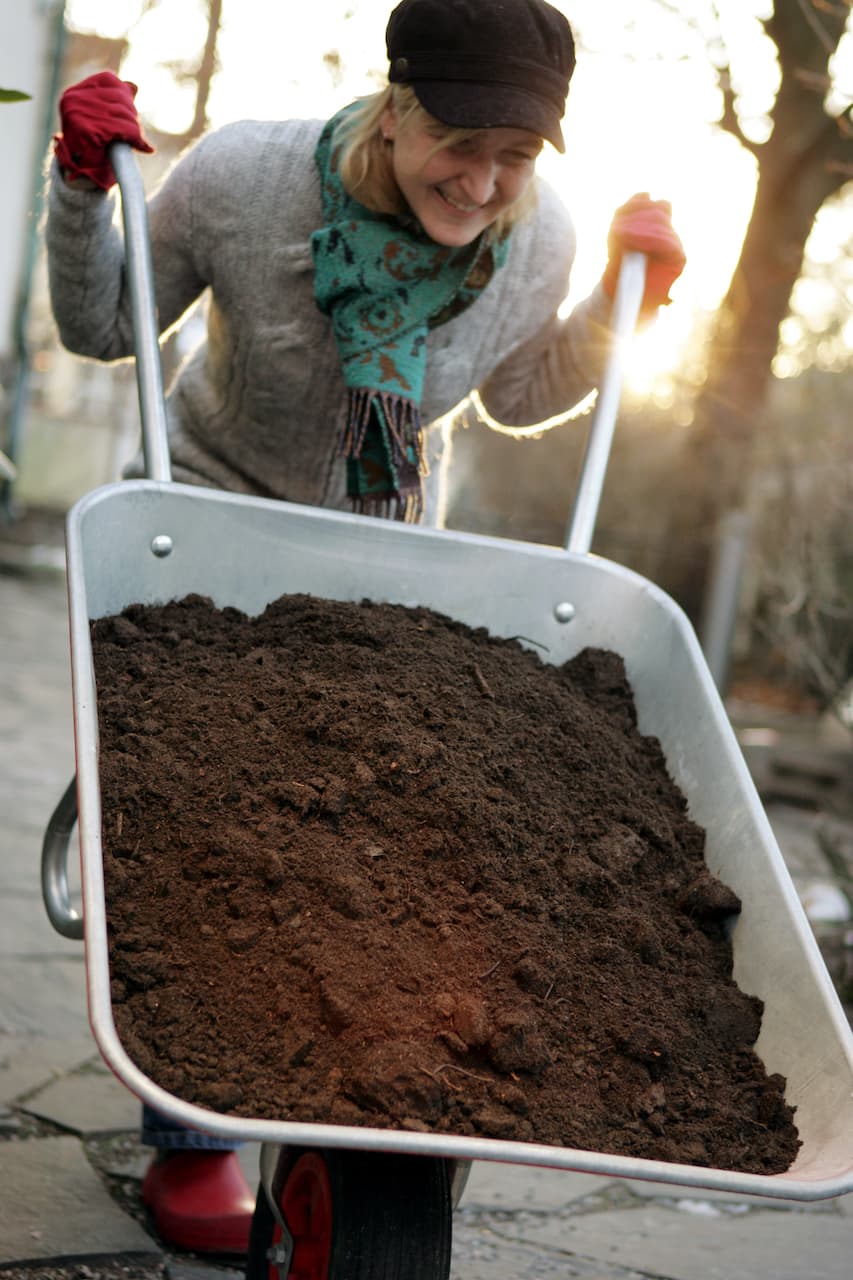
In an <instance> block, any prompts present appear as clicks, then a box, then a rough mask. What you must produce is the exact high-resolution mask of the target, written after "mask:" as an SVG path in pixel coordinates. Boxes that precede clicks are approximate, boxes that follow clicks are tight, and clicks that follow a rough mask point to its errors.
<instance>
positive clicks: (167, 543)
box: [151, 533, 174, 559]
mask: <svg viewBox="0 0 853 1280" xmlns="http://www.w3.org/2000/svg"><path fill="white" fill-rule="evenodd" d="M173 545H174V544H173V543H172V539H171V538H170V537H169V535H168V533H158V534H157V537H156V538H152V539H151V550H152V551H153V552H154V554H155V556H159V557H160V558H161V559H162V558H163V556H169V555H171V554H172V546H173Z"/></svg>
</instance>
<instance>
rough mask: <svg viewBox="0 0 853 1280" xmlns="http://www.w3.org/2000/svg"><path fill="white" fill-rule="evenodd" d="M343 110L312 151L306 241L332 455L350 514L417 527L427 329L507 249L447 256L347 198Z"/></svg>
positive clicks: (472, 293)
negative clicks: (329, 342) (338, 397)
mask: <svg viewBox="0 0 853 1280" xmlns="http://www.w3.org/2000/svg"><path fill="white" fill-rule="evenodd" d="M351 110H352V107H347V108H345V109H344V110H343V111H341V112H338V114H337V115H336V116H333V117H332V119H331V120H329V121H328V122H327V124H326V125H325V127H324V129H323V132H322V134H321V135H320V141H319V143H318V145H317V149H316V152H315V160H316V163H317V167H318V169H319V172H320V179H321V184H322V202H323V217H324V219H325V225H324V226H323V227H322V228H321V229H320V230H319V231H315V232H314V234H313V236H312V237H311V249H312V252H313V255H314V266H315V276H314V296H315V298H316V301H317V305H318V307H319V308H320V310H321V311H322V312H323V313H324V314H325V315H328V316H330V318H331V321H332V328H333V330H334V334H335V340H336V342H337V344H338V352H339V354H340V358H341V367H342V369H343V375H344V382H345V383H346V387H347V400H346V404H345V405H344V406H343V409H342V415H341V423H340V435H339V442H340V443H339V447H340V452H341V453H342V455H343V456H344V457H345V458H346V464H347V493H348V495H349V497H350V498H351V499H352V502H353V507H354V509H355V510H356V511H362V512H367V513H369V514H376V515H393V516H395V517H396V518H397V519H401V520H417V519H418V518H419V517H420V514H421V507H422V499H421V479H420V477H421V475H422V474H423V473H424V470H425V465H424V458H423V441H422V432H421V420H420V402H421V394H422V392H423V384H424V373H425V370H426V338H427V333H428V332H429V330H430V329H432V328H434V327H435V326H436V325H439V324H443V323H444V322H445V321H447V320H449V319H450V318H451V317H452V316H455V315H458V314H459V312H460V311H463V310H464V309H465V308H466V307H468V306H470V305H471V303H472V302H474V300H475V299H476V298H477V297H478V296H479V294H480V293H481V292H482V290H483V289H484V288H485V287H486V285H487V284H488V283H489V281H490V280H491V278H492V275H493V273H494V271H495V270H496V269H497V268H498V267H500V266H501V265H502V264H503V262H504V261H505V259H506V255H507V250H508V243H507V240H506V239H504V240H502V241H500V242H498V243H495V244H488V243H486V242H485V239H484V237H483V236H482V235H481V236H480V237H478V239H477V240H475V241H474V242H473V243H472V244H470V245H465V246H464V247H463V248H461V249H452V248H446V247H445V246H443V245H440V244H436V243H435V241H433V240H430V238H429V237H428V236H427V235H426V233H425V232H424V231H422V230H421V228H420V226H419V224H417V223H416V222H415V220H414V219H411V220H410V221H409V222H408V223H406V222H404V221H403V220H401V219H398V218H394V217H390V216H387V215H383V214H377V213H372V212H371V211H370V210H369V209H366V208H365V207H364V205H361V204H359V203H358V201H357V200H354V199H352V197H351V196H349V195H348V194H347V192H346V191H345V190H344V188H343V185H342V183H341V180H340V177H339V175H338V169H337V148H335V147H334V145H333V142H334V133H335V130H336V128H337V127H338V125H339V124H340V122H341V121H342V119H344V118H345V117H346V115H347V114H348V112H349V111H351Z"/></svg>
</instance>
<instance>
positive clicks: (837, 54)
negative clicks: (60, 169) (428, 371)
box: [0, 0, 853, 746]
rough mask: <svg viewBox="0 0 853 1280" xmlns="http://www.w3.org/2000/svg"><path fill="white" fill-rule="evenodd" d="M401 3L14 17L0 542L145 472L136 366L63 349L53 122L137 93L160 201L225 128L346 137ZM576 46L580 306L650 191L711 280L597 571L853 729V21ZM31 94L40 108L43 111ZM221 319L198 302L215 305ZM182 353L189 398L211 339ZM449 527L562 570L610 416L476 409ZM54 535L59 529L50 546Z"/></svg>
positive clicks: (584, 13) (794, 13)
mask: <svg viewBox="0 0 853 1280" xmlns="http://www.w3.org/2000/svg"><path fill="white" fill-rule="evenodd" d="M390 7H391V4H390V0H348V2H344V0H313V3H312V4H310V5H307V6H300V7H299V9H298V12H297V11H296V8H295V6H293V5H291V4H288V3H281V2H280V0H64V2H63V0H16V2H15V3H14V4H12V3H11V0H3V4H2V12H0V90H2V91H4V92H2V93H0V173H2V175H3V182H2V196H0V449H2V451H3V455H4V457H3V458H0V467H2V477H0V484H2V505H0V544H2V543H6V544H17V545H19V546H23V545H24V544H26V545H27V546H28V547H29V549H30V551H32V548H33V546H34V544H39V543H44V544H45V545H47V544H49V543H50V542H51V539H52V531H55V530H56V529H57V528H59V529H60V534H59V537H60V538H61V522H62V518H63V516H64V513H65V512H66V510H67V509H68V507H69V506H71V505H72V504H73V503H74V502H75V501H76V500H77V498H79V497H80V496H82V494H84V493H85V492H87V491H88V490H89V489H92V488H94V487H96V486H97V485H100V484H103V483H106V482H109V481H111V480H113V479H114V478H116V477H117V476H118V474H119V472H120V469H121V466H122V464H123V462H124V461H125V460H126V459H127V458H128V457H129V456H130V454H131V453H132V452H133V451H134V449H135V445H136V440H137V434H138V409H137V402H136V390H135V383H134V376H133V369H132V366H128V365H118V366H105V365H99V364H97V363H94V362H90V361H84V360H81V359H79V358H77V357H73V356H71V355H69V354H68V353H67V352H65V351H64V350H63V349H62V348H61V347H60V345H59V343H58V340H57V337H56V333H55V329H54V326H53V321H52V318H51V315H50V308H49V303H48V300H47V291H46V281H45V269H44V261H43V255H42V247H41V239H40V229H39V228H40V219H41V216H42V187H43V173H44V166H45V162H46V157H47V156H48V153H49V150H50V139H51V135H52V134H53V133H54V132H55V131H56V130H57V129H58V127H59V123H58V116H57V111H56V102H57V99H58V96H59V94H60V93H61V91H62V90H63V88H65V87H66V86H67V85H68V84H71V83H73V82H74V81H76V80H79V79H81V78H82V77H83V76H86V75H89V74H91V73H93V72H95V71H98V70H102V69H104V68H109V69H111V70H113V71H115V72H117V73H118V74H120V75H121V76H122V77H123V78H126V79H130V80H133V81H134V82H135V83H136V84H137V85H138V86H139V92H138V97H137V105H138V107H139V110H140V113H141V115H142V118H143V124H144V128H145V131H146V133H147V135H148V137H149V138H150V140H151V141H152V142H153V143H154V144H155V146H156V148H157V151H156V154H155V155H154V156H153V157H145V158H144V159H143V161H142V169H143V174H144V179H145V182H146V185H147V186H148V187H149V188H150V187H152V186H154V185H156V183H157V182H158V180H159V179H160V177H161V176H162V174H163V172H164V171H165V169H166V168H167V167H168V166H169V165H170V164H171V163H172V161H173V160H174V158H175V157H176V156H177V155H178V154H179V153H180V152H181V151H182V150H183V149H184V148H185V147H187V146H188V145H191V143H192V141H193V140H194V139H195V138H197V137H198V136H199V135H200V134H201V133H202V132H204V131H206V130H208V129H210V128H216V127H217V126H219V125H222V124H224V123H226V122H227V121H229V120H234V119H240V118H246V117H255V118H285V117H289V116H317V117H325V116H327V115H329V114H331V113H332V112H333V111H335V110H336V109H337V108H338V107H340V106H342V105H343V104H344V103H345V102H347V101H350V100H351V99H352V98H354V97H356V96H358V95H360V94H364V93H368V92H371V91H372V90H373V89H375V88H376V87H378V86H379V85H380V84H381V83H382V80H383V76H384V68H385V65H386V63H385V54H384V38H383V33H384V27H385V23H386V20H387V16H388V12H389V10H390ZM557 7H558V8H561V9H562V10H563V11H564V12H565V13H566V15H567V17H568V18H569V20H570V21H571V23H572V25H573V28H574V30H575V33H576V38H577V43H578V68H577V72H576V74H575V78H574V80H573V82H572V88H571V94H570V99H569V106H568V111H567V116H566V120H565V128H564V132H565V135H566V139H567V148H568V149H567V154H566V156H565V157H561V156H558V155H557V154H556V153H554V152H550V153H549V154H546V155H544V156H543V158H542V161H541V172H542V174H543V176H544V177H545V178H546V180H547V181H549V182H550V183H551V184H552V185H553V186H554V187H555V188H556V189H557V191H558V192H559V193H560V195H561V196H562V198H563V199H564V200H565V202H566V204H567V205H568V206H569V208H570V210H571V213H572V215H573V218H574V221H575V224H576V227H577V231H578V241H579V251H578V258H577V262H576V266H575V270H574V273H573V278H572V285H571V293H570V295H569V297H568V298H567V300H566V307H570V306H571V305H572V304H573V303H574V302H575V301H577V300H579V299H581V298H582V297H584V296H586V294H587V293H588V292H589V290H590V289H591V288H592V286H593V285H594V284H595V282H596V280H597V279H598V277H599V275H600V273H601V271H602V269H603V266H604V262H605V259H606V237H607V228H608V225H609V222H610V218H611V216H612V213H613V211H614V210H615V208H616V207H617V206H618V205H619V204H620V203H622V202H623V201H624V200H625V199H627V198H628V197H629V196H630V195H631V194H632V193H633V192H635V191H639V190H647V191H650V192H651V194H652V195H653V196H655V197H666V198H668V199H670V200H671V201H672V204H673V213H674V221H675V225H676V227H677V228H678V230H679V232H680V234H681V236H682V238H683V240H684V243H685V246H686V249H687V254H688V266H687V269H686V270H685V272H684V275H683V277H682V278H681V280H679V282H678V283H677V285H676V286H675V288H674V290H673V302H672V305H671V306H670V307H668V308H667V309H665V311H663V312H662V313H661V315H660V318H659V319H658V321H657V322H656V324H655V325H654V326H653V327H652V328H651V329H650V330H649V331H648V332H646V333H644V334H642V335H641V336H639V337H638V338H637V339H636V340H635V342H634V343H633V345H632V350H631V353H630V359H629V370H628V377H627V385H626V388H625V394H624V397H623V404H622V411H621V414H620V421H619V427H618V431H617V435H616V441H615V445H614V450H613V456H612V461H611V465H610V470H609V473H608V479H607V483H606V486H605V492H604V499H603V503H602V508H601V512H600V516H599V522H598V527H597V531H596V536H595V541H594V545H593V550H594V552H595V553H597V554H599V555H603V556H606V557H608V558H610V559H613V560H616V561H619V562H620V563H623V564H625V565H627V566H629V567H631V568H633V569H635V570H637V571H638V572H639V573H641V574H642V575H643V576H645V577H648V578H650V579H652V580H653V581H654V582H656V583H658V584H659V585H660V586H661V587H663V589H664V590H666V591H668V592H669V593H670V594H672V595H673V596H674V597H675V598H676V600H678V602H679V603H680V604H681V605H682V606H683V607H684V608H685V609H686V611H687V612H688V614H689V616H690V617H691V619H692V620H693V622H694V623H695V625H696V627H697V629H698V630H699V634H700V638H701V639H702V641H703V644H704V647H705V651H706V656H707V657H708V660H709V664H710V665H711V669H712V672H713V674H714V676H715V678H716V679H717V681H718V684H719V685H720V687H721V689H723V691H724V692H725V693H726V694H727V695H728V696H729V697H730V699H734V700H735V701H737V700H738V699H740V700H741V701H743V702H746V703H760V704H763V705H765V706H777V707H778V708H779V709H780V711H792V712H808V713H810V714H813V715H815V716H817V717H819V718H820V719H821V722H822V723H823V724H824V725H825V726H826V732H827V733H829V734H830V735H833V734H834V735H836V737H837V740H838V742H839V743H843V744H846V745H847V746H849V745H850V742H851V740H853V739H851V737H850V734H851V730H853V519H851V512H852V511H853V440H851V431H850V425H849V417H850V412H849V406H850V404H851V402H852V401H853V307H851V302H853V261H851V246H853V119H852V118H851V102H853V22H851V7H850V0H775V3H774V2H773V0H716V2H715V0H558V3H557ZM21 95H27V96H21ZM202 305H203V304H202ZM199 322H200V316H199V315H197V314H195V315H194V314H190V315H189V316H187V317H186V319H185V322H184V323H183V325H182V326H181V327H180V328H179V330H178V331H177V332H175V333H173V334H171V335H170V337H169V339H168V341H167V343H166V344H165V346H164V355H163V358H164V371H165V375H166V378H167V381H168V379H169V378H170V377H171V375H172V374H173V373H174V370H175V368H176V367H177V364H178V363H179V362H180V361H181V360H182V359H183V358H184V356H185V355H186V353H187V352H188V351H189V350H191V349H192V346H193V345H194V343H195V341H197V338H198V332H199ZM457 417H458V421H457V425H456V426H455V428H454V431H453V458H454V462H453V468H452V471H451V484H450V489H449V491H448V494H447V504H446V514H445V521H446V524H447V525H448V526H450V527H453V528H459V529H468V530H472V531H476V532H482V533H488V534H494V535H497V536H501V537H504V536H505V537H513V538H522V539H526V540H531V541H537V542H543V543H550V544H560V543H562V541H563V537H564V534H565V528H566V522H567V519H568V514H569V510H570V507H571V500H572V494H573V491H574V485H575V482H576V478H577V474H578V468H579V465H580V461H581V457H582V452H583V447H584V443H585V440H586V428H587V426H588V424H589V413H588V412H587V413H586V414H585V415H584V414H581V415H580V416H578V417H576V418H575V419H574V420H572V421H567V422H565V423H559V422H557V423H551V424H548V428H547V429H537V430H536V431H531V430H526V431H515V432H513V431H509V430H506V429H496V428H495V425H494V424H491V425H487V424H486V423H485V422H484V421H483V419H482V415H481V414H480V413H478V408H477V404H476V401H474V402H471V403H468V404H466V405H463V406H461V407H460V412H459V414H458V415H457ZM34 531H35V532H34Z"/></svg>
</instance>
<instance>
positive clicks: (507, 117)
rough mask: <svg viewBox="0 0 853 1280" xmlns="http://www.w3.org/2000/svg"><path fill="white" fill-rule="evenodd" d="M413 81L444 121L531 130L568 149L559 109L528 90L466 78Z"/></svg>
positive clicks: (434, 113) (560, 148)
mask: <svg viewBox="0 0 853 1280" xmlns="http://www.w3.org/2000/svg"><path fill="white" fill-rule="evenodd" d="M409 84H410V85H411V88H412V89H413V90H414V92H415V96H416V97H417V99H418V101H419V102H420V104H421V106H422V107H423V108H424V109H425V110H426V111H428V112H429V113H430V115H431V116H435V118H436V120H440V121H441V123H442V124H448V125H451V126H452V127H453V128H455V129H527V130H528V131H529V132H530V133H535V134H538V136H539V137H540V138H544V139H545V140H546V141H547V142H550V143H551V145H552V146H553V147H555V148H556V149H557V151H559V152H561V153H562V152H565V150H566V144H565V142H564V141H563V133H562V130H561V128H560V117H559V116H558V114H557V112H556V110H555V109H554V107H552V106H551V105H550V104H549V103H547V102H545V101H544V100H543V99H542V98H540V97H537V96H536V95H534V94H532V93H528V91H527V90H526V89H522V88H519V87H517V86H515V85H496V84H472V83H470V81H463V80H413V81H409Z"/></svg>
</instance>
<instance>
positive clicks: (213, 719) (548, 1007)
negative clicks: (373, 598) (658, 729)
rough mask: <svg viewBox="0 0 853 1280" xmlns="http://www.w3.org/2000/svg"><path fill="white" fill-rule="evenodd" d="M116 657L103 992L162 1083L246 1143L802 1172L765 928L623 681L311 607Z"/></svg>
mask: <svg viewBox="0 0 853 1280" xmlns="http://www.w3.org/2000/svg"><path fill="white" fill-rule="evenodd" d="M92 633H93V647H94V656H95V667H96V676H97V684H98V709H99V720H100V739H101V758H100V760H101V764H100V767H101V786H102V796H103V808H104V841H105V876H106V894H107V914H108V923H109V939H110V956H111V979H112V998H113V1002H114V1013H115V1018H116V1024H117V1027H118V1031H119V1035H120V1037H121V1039H122V1041H123V1043H124V1045H125V1047H126V1049H127V1051H128V1053H129V1054H130V1056H131V1057H132V1058H133V1059H134V1061H135V1062H136V1063H137V1064H138V1065H139V1066H140V1067H141V1069H142V1070H143V1071H144V1072H145V1073H146V1074H147V1075H148V1076H149V1077H150V1078H151V1079H153V1080H155V1081H156V1082H157V1083H158V1084H160V1085H162V1086H163V1087H164V1088H165V1089H167V1090H169V1091H170V1092H172V1093H174V1094H176V1095H177V1096H178V1097H180V1098H182V1099H185V1100H187V1101H191V1102H194V1103H197V1104H199V1105H201V1106H204V1107H208V1108H212V1109H213V1110H215V1111H219V1112H227V1113H230V1114H233V1115H237V1116H249V1117H266V1118H274V1119H280V1120H283V1119H292V1120H296V1121H320V1122H329V1123H340V1124H348V1125H373V1126H385V1127H387V1126H391V1127H395V1128H404V1129H413V1130H429V1131H434V1132H438V1133H454V1134H475V1135H479V1136H486V1137H495V1138H505V1139H514V1140H520V1141H536V1142H542V1143H547V1144H551V1145H554V1146H568V1147H579V1148H583V1149H588V1150H595V1151H602V1152H615V1153H619V1154H623V1155H631V1156H641V1157H646V1158H650V1159H657V1160H667V1161H676V1162H686V1163H691V1164H697V1165H706V1166H714V1167H717V1168H722V1169H739V1170H746V1171H751V1172H757V1173H775V1172H780V1171H782V1170H784V1169H786V1168H787V1167H788V1166H789V1165H790V1163H791V1161H792V1160H793V1158H794V1156H795V1154H796V1151H797V1147H798V1145H799V1144H798V1139H797V1132H796V1129H795V1127H794V1124H793V1120H792V1116H793V1113H792V1111H791V1108H790V1107H788V1106H787V1105H786V1103H785V1101H784V1096H783V1095H784V1080H783V1079H782V1078H781V1077H780V1076H778V1075H771V1076H768V1075H767V1073H766V1072H765V1070H764V1068H763V1066H762V1064H761V1062H760V1061H759V1059H758V1058H757V1057H756V1055H755V1053H754V1052H753V1049H752V1047H751V1046H752V1045H753V1043H754V1041H755V1039H756V1036H757V1034H758V1031H759V1027H760V1021H761V1014H762V1006H761V1003H760V1001H759V1000H758V999H756V998H755V997H753V996H751V995H748V994H744V993H742V992H741V991H739V990H738V988H737V987H736V986H735V984H734V982H733V981H732V978H731V968H732V956H731V947H730V943H729V941H728V923H727V922H729V921H730V919H731V917H732V915H733V914H734V913H736V912H737V911H738V909H739V905H740V904H739V902H738V899H737V897H736V896H735V895H734V894H733V893H732V892H731V890H730V889H728V888H727V887H725V886H724V885H723V884H721V883H720V882H719V881H718V880H717V879H715V878H714V877H712V876H711V875H710V873H709V872H708V870H707V868H706V866H705V863H704V859H703V844H704V833H703V831H702V830H701V828H699V827H698V826H696V825H695V824H694V823H693V822H692V821H691V820H690V818H689V817H688V816H687V812H686V802H685V800H684V797H683V795H682V794H681V793H680V792H679V790H678V789H677V787H676V786H675V784H674V783H673V782H672V780H671V779H670V777H669V775H668V773H667V769H666V764H665V761H664V758H663V755H662V752H661V748H660V744H659V743H658V741H657V740H656V739H655V738H651V737H647V736H643V735H642V734H641V733H640V732H639V731H638V729H637V724H636V715H635V710H634V704H633V698H632V693H631V689H630V687H629V685H628V682H627V680H626V676H625V670H624V665H623V663H622V660H621V658H619V657H618V656H617V655H615V654H613V653H610V652H606V651H602V650H596V649H588V650H585V651H584V652H582V653H581V654H579V655H578V656H577V657H576V658H574V659H573V660H572V661H571V662H569V663H567V664H566V665H565V666H562V667H555V666H550V665H548V664H546V663H543V662H542V661H540V659H539V658H538V657H537V656H536V655H534V654H533V653H531V652H530V651H528V650H526V649H524V648H522V647H521V645H519V644H518V643H516V642H515V641H510V640H500V639H495V638H493V637H491V636H489V635H488V634H487V633H486V632H485V631H483V630H472V629H470V628H468V627H466V626H464V625H462V624H460V623H457V622H455V621H452V620H450V619H448V618H445V617H442V616H440V615H437V614H435V613H432V612H430V611H428V610H425V609H410V608H404V607H402V606H391V605H379V604H370V603H362V604H349V603H336V602H330V601H326V600H319V599H314V598H311V597H308V596H288V597H284V598H282V599H281V600H278V601H276V602H274V603H273V604H271V605H270V606H269V607H268V608H267V610H266V611H265V613H264V614H263V615H261V616H260V617H257V618H249V617H246V616H245V615H243V614H241V613H239V612H238V611H236V610H234V609H225V610H218V609H216V608H215V607H214V606H213V605H212V603H211V602H210V601H209V600H207V599H204V598H201V597H199V596H189V597H187V598H186V599H184V600H182V601H178V602H175V603H172V604H168V605H165V606H162V607H159V606H158V607H143V606H133V607H131V608H129V609H127V610H125V612H124V613H123V614H122V615H121V616H120V617H114V618H106V619H102V620H100V621H98V622H96V623H94V624H93V628H92Z"/></svg>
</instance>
